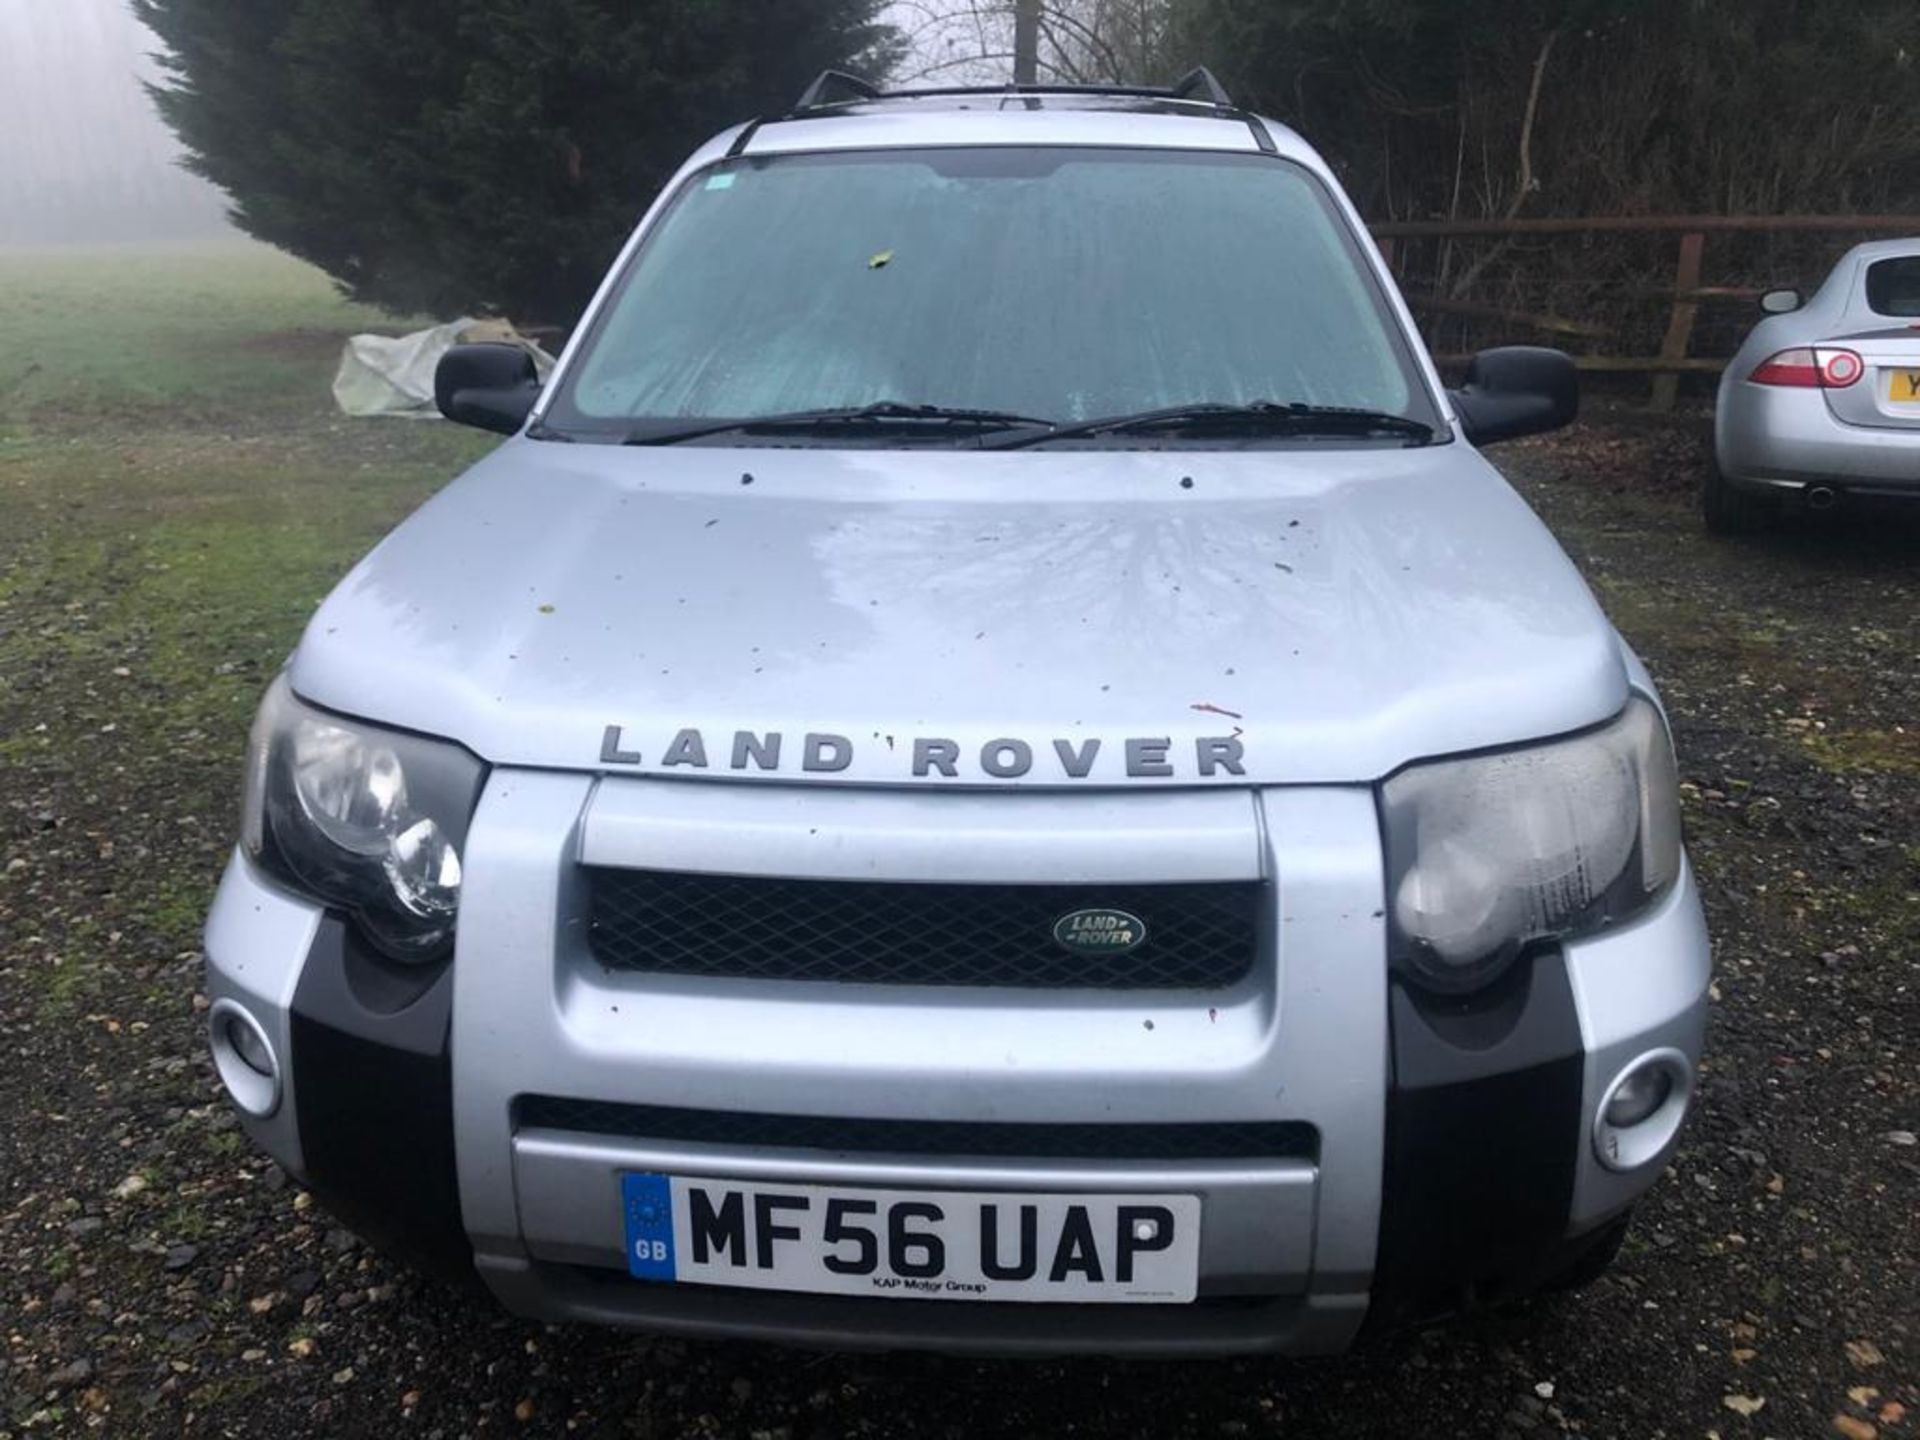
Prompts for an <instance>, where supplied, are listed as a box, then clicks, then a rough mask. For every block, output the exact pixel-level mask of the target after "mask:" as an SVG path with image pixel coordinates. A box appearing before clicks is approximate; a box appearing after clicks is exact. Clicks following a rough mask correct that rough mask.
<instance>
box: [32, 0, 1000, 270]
mask: <svg viewBox="0 0 1920 1440" xmlns="http://www.w3.org/2000/svg"><path fill="white" fill-rule="evenodd" d="M239 3H245V4H250V3H253V0H239ZM1004 10H1005V6H1004V3H1003V0H1001V3H994V0H986V3H970V0H895V3H893V4H891V5H889V6H888V7H887V11H886V13H885V14H884V16H883V18H884V19H886V20H888V21H890V22H891V23H893V24H895V25H897V26H899V27H900V29H901V30H902V31H903V32H904V33H905V34H906V35H907V36H908V37H909V39H910V40H911V41H912V42H913V43H912V51H911V53H910V54H909V55H908V57H907V60H906V62H905V63H904V64H903V65H902V66H901V68H900V75H899V82H900V83H905V84H954V83H966V82H978V81H982V80H985V81H994V80H1001V79H1004V78H1005V76H1006V68H1007V67H1006V62H1005V60H1004V59H1001V58H995V59H989V60H986V61H984V62H983V61H978V60H970V57H971V56H977V55H979V54H980V53H981V52H983V51H984V52H989V53H991V52H994V51H998V50H1002V49H1004V45H1005V37H1004V36H1003V34H1002V33H1001V32H1002V31H1003V30H1004V29H1005V24H1006V22H1005V15H1004ZM982 11H984V12H986V13H985V15H984V16H983V15H982V14H981V12H982ZM159 48H160V42H159V40H158V39H157V38H156V37H155V36H154V35H153V34H152V33H151V32H150V31H148V30H147V29H146V28H145V27H144V26H142V25H140V24H139V23H138V22H137V21H135V20H134V18H133V16H132V14H131V13H130V12H129V11H128V9H127V6H126V3H125V0H0V246H10V247H29V246H31V247H43V246H58V247H68V246H76V245H114V244H125V243H128V242H136V243H143V244H151V243H161V244H164V243H177V242H182V241H193V240H202V239H211V238H216V237H220V236H230V235H233V234H235V233H236V232H234V231H233V230H232V229H231V228H230V227H229V226H228V224H227V222H226V219H225V199H224V197H223V196H222V195H221V194H220V192H219V191H218V190H216V189H215V188H214V187H213V186H211V185H209V184H207V183H206V182H205V181H204V180H201V179H199V178H198V177H196V176H193V175H189V174H188V173H187V172H186V171H184V170H182V169H181V168H180V167H179V166H178V165H177V164H176V163H175V161H176V160H177V158H178V156H179V153H180V151H179V146H178V145H177V144H176V143H175V142H174V139H173V136H172V134H171V133H170V132H169V131H168V130H167V128H166V126H165V125H163V124H161V122H160V118H159V116H158V115H157V114H156V113H155V111H154V108H153V103H152V101H150V100H149V99H148V98H147V94H146V91H145V90H143V89H142V88H141V83H140V82H141V81H142V80H154V79H157V78H159V71H158V67H157V66H156V65H155V64H154V63H153V61H152V60H151V59H150V58H149V57H150V56H151V54H152V53H153V52H154V51H155V50H157V49H159Z"/></svg>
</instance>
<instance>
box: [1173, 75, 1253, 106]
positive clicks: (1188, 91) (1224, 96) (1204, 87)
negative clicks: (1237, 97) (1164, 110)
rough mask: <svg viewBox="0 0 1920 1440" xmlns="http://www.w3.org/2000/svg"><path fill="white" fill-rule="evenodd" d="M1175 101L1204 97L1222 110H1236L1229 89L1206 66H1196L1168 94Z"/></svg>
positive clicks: (1174, 83)
mask: <svg viewBox="0 0 1920 1440" xmlns="http://www.w3.org/2000/svg"><path fill="white" fill-rule="evenodd" d="M1168 94H1169V95H1171V96H1172V98H1173V99H1175V100H1191V99H1193V98H1194V97H1195V96H1196V95H1201V96H1204V97H1205V98H1206V99H1207V101H1208V102H1209V103H1211V104H1214V105H1218V106H1219V107H1220V108H1221V109H1222V110H1232V109H1235V108H1236V107H1235V105H1234V103H1233V97H1232V96H1231V95H1229V94H1228V93H1227V87H1226V86H1224V85H1222V84H1221V83H1220V81H1219V80H1218V79H1217V78H1216V77H1215V75H1214V73H1213V71H1211V70H1209V69H1208V68H1207V67H1206V66H1204V65H1196V66H1194V67H1193V69H1191V70H1189V71H1188V72H1187V73H1186V74H1184V75H1182V76H1181V77H1180V78H1179V79H1178V80H1176V81H1174V82H1173V88H1172V89H1171V90H1170V91H1169V92H1168Z"/></svg>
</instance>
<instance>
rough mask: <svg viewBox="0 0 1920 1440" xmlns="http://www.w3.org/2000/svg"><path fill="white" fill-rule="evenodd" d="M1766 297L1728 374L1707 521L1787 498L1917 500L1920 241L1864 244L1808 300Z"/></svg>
mask: <svg viewBox="0 0 1920 1440" xmlns="http://www.w3.org/2000/svg"><path fill="white" fill-rule="evenodd" d="M1760 303H1761V307H1762V308H1763V309H1764V310H1766V311H1767V318H1766V319H1764V320H1762V321H1761V322H1760V323H1759V324H1758V325H1756V326H1754V328H1753V333H1752V334H1750V335H1749V336H1748V337H1747V340H1746V343H1745V344H1744V345H1742V346H1741V347H1740V352H1739V354H1737V355H1735V356H1734V358H1733V363H1732V364H1730V365H1729V366H1728V367H1727V371H1726V374H1725V375H1724V376H1723V377H1722V379H1721V382H1720V396H1719V404H1718V406H1717V408H1716V412H1715V417H1714V454H1715V460H1716V462H1717V463H1716V466H1715V467H1714V468H1713V469H1712V470H1710V471H1709V472H1708V475H1707V480H1706V485H1705V490H1704V493H1703V496H1702V508H1703V509H1704V510H1705V513H1706V520H1707V528H1708V529H1709V530H1713V531H1716V532H1720V533H1730V532H1737V531H1746V530H1754V529H1758V528H1760V527H1761V526H1763V525H1765V524H1767V523H1768V522H1769V521H1771V520H1772V519H1774V518H1775V517H1776V516H1777V515H1779V514H1781V513H1782V510H1783V508H1784V507H1785V506H1786V505H1788V504H1789V503H1791V504H1794V505H1799V506H1804V507H1805V508H1807V509H1809V510H1827V509H1831V508H1832V507H1834V506H1835V505H1837V504H1839V503H1840V502H1841V500H1842V499H1843V498H1844V497H1846V496H1849V495H1882V496H1900V497H1904V498H1908V499H1920V240H1887V241H1880V242H1877V243H1875V244H1871V245H1860V246H1856V247H1855V248H1854V249H1852V250H1850V251H1848V252H1847V254H1846V256H1845V257H1844V258H1842V260H1841V261H1840V263H1839V264H1838V265H1836V266H1834V267H1833V273H1832V274H1830V275H1828V276H1827V280H1826V283H1825V284H1824V285H1822V286H1821V287H1820V288H1819V290H1817V291H1816V292H1815V293H1814V295H1813V298H1812V299H1811V300H1806V301H1803V300H1802V299H1801V297H1800V295H1799V293H1798V292H1797V291H1793V290H1775V291H1772V292H1770V293H1769V294H1767V295H1766V296H1764V297H1763V298H1762V300H1761V302H1760Z"/></svg>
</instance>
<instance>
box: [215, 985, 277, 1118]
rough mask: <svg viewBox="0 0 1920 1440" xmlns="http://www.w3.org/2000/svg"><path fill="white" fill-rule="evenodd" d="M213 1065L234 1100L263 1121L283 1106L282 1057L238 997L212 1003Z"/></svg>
mask: <svg viewBox="0 0 1920 1440" xmlns="http://www.w3.org/2000/svg"><path fill="white" fill-rule="evenodd" d="M207 1039H208V1041H209V1042H210V1043H211V1044H212V1046H213V1066H214V1069H216V1070H218V1071H219V1072H220V1083H221V1084H223V1085H225V1086H226V1087H227V1094H228V1095H230V1096H231V1097H232V1098H233V1103H234V1104H235V1105H237V1106H238V1107H239V1108H240V1109H241V1110H243V1111H245V1112H246V1113H247V1114H249V1115H252V1116H254V1117H256V1118H257V1119H262V1120H264V1119H265V1118H266V1117H267V1116H269V1115H271V1114H273V1112H274V1111H276V1110H278V1109H279V1108H280V1058H279V1056H277V1055H275V1054H274V1053H273V1042H272V1041H271V1040H269V1039H268V1038H267V1032H266V1031H265V1030H264V1029H262V1028H261V1025H260V1022H259V1021H258V1020H256V1019H254V1017H253V1014H252V1012H251V1011H249V1010H248V1009H247V1007H246V1006H244V1005H242V1004H241V1003H240V1002H239V1001H237V1000H231V999H220V1000H216V1001H214V1002H213V1012H212V1014H210V1015H209V1016H208V1017H207Z"/></svg>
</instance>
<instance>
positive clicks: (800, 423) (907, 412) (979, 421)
mask: <svg viewBox="0 0 1920 1440" xmlns="http://www.w3.org/2000/svg"><path fill="white" fill-rule="evenodd" d="M892 425H904V426H915V425H940V426H955V425H972V426H977V427H979V428H981V429H983V430H1022V431H1025V430H1039V431H1042V432H1046V431H1050V430H1052V429H1053V428H1054V422H1053V421H1051V420H1038V419H1035V418H1034V417H1033V416H1031V415H1014V414H1010V413H1008V412H1007V411H1004V410H965V409H959V408H956V407H954V406H950V405H908V404H904V403H903V402H901V401H898V400H876V401H875V402H874V403H873V404H871V405H856V406H849V407H846V408H843V409H837V410H792V411H788V412H786V413H785V414H780V415H755V416H750V417H748V418H746V419H742V420H700V421H696V422H694V423H693V424H690V425H682V426H679V427H677V428H675V427H668V428H665V429H660V430H636V431H634V432H633V433H632V434H631V435H628V436H627V437H626V439H625V440H623V441H622V442H621V443H622V444H626V445H676V444H678V443H679V442H680V441H682V440H698V439H700V438H702V437H703V436H707V435H727V434H734V433H738V434H743V435H777V434H783V433H790V432H794V431H799V432H805V431H808V430H841V429H859V428H862V427H886V426H892Z"/></svg>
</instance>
